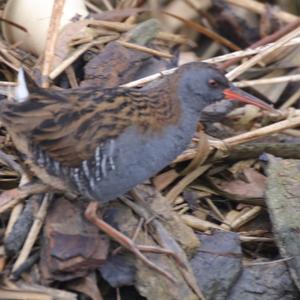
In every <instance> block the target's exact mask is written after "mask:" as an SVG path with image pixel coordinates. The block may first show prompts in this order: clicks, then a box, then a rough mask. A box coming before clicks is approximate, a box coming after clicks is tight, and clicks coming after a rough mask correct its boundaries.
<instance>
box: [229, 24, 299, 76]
mask: <svg viewBox="0 0 300 300" xmlns="http://www.w3.org/2000/svg"><path fill="white" fill-rule="evenodd" d="M299 34H300V27H298V28H296V29H295V30H293V31H291V32H290V33H288V34H287V35H285V36H283V37H282V38H281V39H279V40H278V41H277V42H276V43H274V44H273V45H270V46H269V47H267V48H266V49H265V50H264V51H263V52H260V53H258V54H257V55H255V56H254V57H252V58H250V59H249V60H248V61H246V62H245V63H243V64H241V65H240V66H238V67H237V68H235V69H233V70H232V71H230V72H228V73H227V75H226V76H227V78H228V79H229V80H230V81H231V80H233V79H235V78H236V77H238V76H239V75H241V74H242V73H244V72H245V71H247V70H248V69H249V68H251V67H252V66H254V65H255V64H257V63H258V62H259V61H261V60H262V59H263V58H264V57H266V56H267V55H269V54H270V53H272V52H273V51H275V50H277V49H279V48H281V47H282V46H283V45H284V44H286V43H287V42H288V41H290V40H292V39H293V38H295V37H297V36H298V35H299Z"/></svg>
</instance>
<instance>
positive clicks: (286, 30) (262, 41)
mask: <svg viewBox="0 0 300 300" xmlns="http://www.w3.org/2000/svg"><path fill="white" fill-rule="evenodd" d="M299 26H300V18H298V19H296V21H294V22H291V23H289V24H287V25H285V26H283V27H282V28H280V29H279V30H277V31H275V32H274V33H272V34H270V35H267V36H266V37H264V38H262V39H260V40H258V41H257V42H255V43H253V44H251V45H250V46H249V47H248V48H249V49H256V48H258V47H260V46H263V45H266V44H269V43H273V42H275V41H277V40H278V39H280V38H282V37H283V36H285V35H286V34H288V33H289V32H291V31H292V30H295V29H296V28H297V27H299ZM240 59H241V57H236V58H233V59H231V60H229V61H226V62H225V63H223V64H221V65H220V66H219V68H221V69H227V68H228V67H229V66H232V65H234V64H236V63H238V62H239V61H240Z"/></svg>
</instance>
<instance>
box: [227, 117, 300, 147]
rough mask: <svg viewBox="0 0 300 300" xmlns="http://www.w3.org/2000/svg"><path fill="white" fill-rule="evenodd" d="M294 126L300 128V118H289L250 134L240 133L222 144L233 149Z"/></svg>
mask: <svg viewBox="0 0 300 300" xmlns="http://www.w3.org/2000/svg"><path fill="white" fill-rule="evenodd" d="M296 126H300V117H296V118H291V119H288V120H284V121H281V122H277V123H275V124H272V125H269V126H265V127H262V128H259V129H256V130H253V131H250V132H246V133H242V134H240V135H237V136H234V137H230V138H227V139H225V140H223V142H224V143H225V144H226V145H227V146H228V147H233V146H237V145H240V144H243V143H246V142H250V141H253V140H255V139H258V138H261V137H264V136H268V135H271V134H274V133H277V132H280V131H283V130H285V129H289V128H293V127H296Z"/></svg>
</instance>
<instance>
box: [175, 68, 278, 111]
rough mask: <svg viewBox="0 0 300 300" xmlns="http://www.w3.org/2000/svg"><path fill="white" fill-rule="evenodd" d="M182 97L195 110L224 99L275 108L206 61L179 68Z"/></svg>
mask: <svg viewBox="0 0 300 300" xmlns="http://www.w3.org/2000/svg"><path fill="white" fill-rule="evenodd" d="M178 71H179V73H181V74H180V78H181V80H180V81H179V82H180V83H179V86H180V88H179V93H180V97H181V98H182V99H184V101H185V102H186V103H187V104H188V105H189V106H190V107H191V108H192V109H193V110H195V111H197V112H201V111H202V110H203V109H204V108H205V107H206V106H208V105H210V104H213V103H215V102H217V101H220V100H222V99H227V100H232V101H239V102H242V103H246V104H252V105H255V106H257V107H260V108H262V109H265V110H269V111H274V109H273V108H272V107H271V106H270V105H268V104H267V103H265V102H263V101H262V100H260V99H258V98H257V97H255V96H252V95H251V94H248V93H246V92H244V91H243V90H241V89H239V88H237V87H235V86H234V85H233V84H232V83H230V82H229V81H228V80H227V78H226V77H225V76H224V75H223V74H222V73H221V72H220V71H219V70H218V69H216V68H215V67H213V66H211V65H209V64H205V63H189V64H186V65H183V66H181V67H180V68H179V70H178Z"/></svg>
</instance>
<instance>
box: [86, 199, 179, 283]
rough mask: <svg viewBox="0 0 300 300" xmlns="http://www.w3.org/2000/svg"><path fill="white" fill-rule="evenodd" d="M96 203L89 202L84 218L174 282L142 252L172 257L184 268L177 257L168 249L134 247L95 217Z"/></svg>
mask: <svg viewBox="0 0 300 300" xmlns="http://www.w3.org/2000/svg"><path fill="white" fill-rule="evenodd" d="M97 208H98V203H97V202H90V203H89V205H88V206H87V208H86V211H85V217H86V218H87V220H89V221H90V222H91V223H93V224H94V225H95V226H97V227H98V228H99V229H100V230H102V231H103V232H105V233H106V234H107V235H108V236H109V237H111V238H112V239H114V240H115V241H117V242H118V243H120V245H121V246H123V247H124V248H126V249H127V250H129V251H131V252H132V253H133V254H135V255H136V256H137V257H138V258H139V259H141V260H142V261H143V262H144V263H145V264H146V265H147V266H148V267H149V268H151V269H153V270H155V271H157V272H158V273H160V274H161V275H163V276H165V277H166V278H168V279H169V280H171V281H172V282H175V279H174V277H173V276H172V275H171V274H170V273H169V272H167V271H165V270H163V269H162V268H161V267H159V266H157V265H156V264H154V263H153V262H151V261H150V260H149V259H148V258H147V257H146V256H145V255H144V254H143V253H142V252H151V253H163V254H167V255H171V256H173V257H174V258H175V259H176V261H177V262H178V263H179V264H180V265H181V266H184V265H183V263H182V262H181V260H180V259H178V257H177V255H176V254H175V253H174V252H173V251H170V250H168V249H164V248H161V247H156V246H150V245H136V244H135V243H134V241H133V240H132V239H130V238H128V237H127V236H126V235H124V234H123V233H122V232H120V231H118V230H116V229H115V228H113V227H112V226H111V225H109V224H108V223H106V222H105V221H104V220H102V219H101V218H99V217H98V216H97Z"/></svg>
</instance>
